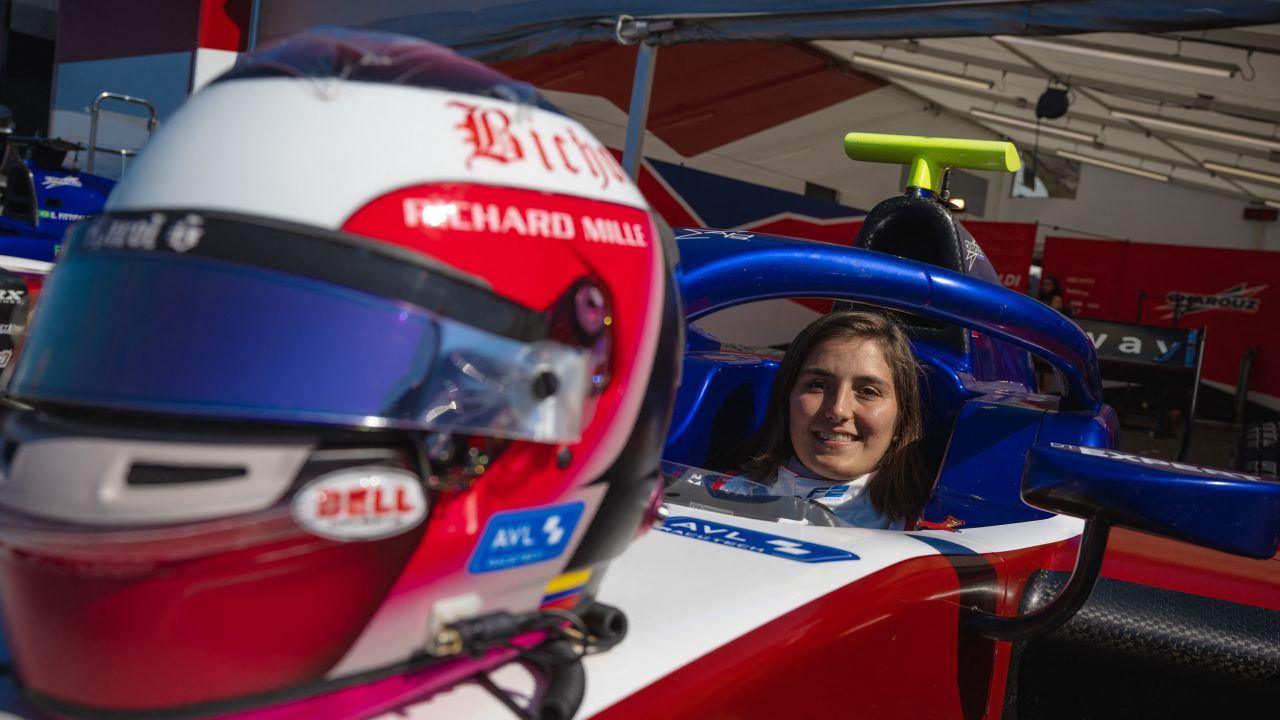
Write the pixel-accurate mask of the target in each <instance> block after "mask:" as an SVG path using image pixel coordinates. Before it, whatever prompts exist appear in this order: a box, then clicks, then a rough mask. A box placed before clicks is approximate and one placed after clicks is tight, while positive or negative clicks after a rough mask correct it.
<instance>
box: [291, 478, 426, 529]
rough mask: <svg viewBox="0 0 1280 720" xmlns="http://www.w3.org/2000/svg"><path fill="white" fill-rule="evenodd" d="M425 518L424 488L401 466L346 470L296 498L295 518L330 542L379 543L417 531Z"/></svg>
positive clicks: (316, 482) (313, 483) (314, 482)
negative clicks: (384, 539) (360, 541)
mask: <svg viewBox="0 0 1280 720" xmlns="http://www.w3.org/2000/svg"><path fill="white" fill-rule="evenodd" d="M426 516H427V498H426V495H425V494H424V493H423V492H422V484H421V483H419V482H418V477H417V476H416V475H414V474H413V473H411V472H408V471H405V470H400V469H398V468H386V467H376V466H368V467H358V468H347V469H345V470H339V471H337V472H332V473H329V474H328V475H322V476H320V477H318V478H316V479H315V480H312V481H311V482H309V483H307V485H306V486H305V487H303V488H302V490H300V491H298V494H297V495H295V496H294V498H293V518H294V520H296V521H297V523H298V524H299V525H300V526H302V527H303V529H305V530H306V531H307V532H310V533H313V534H315V535H319V536H321V537H325V538H329V539H331V540H377V539H380V538H385V537H390V536H392V535H398V534H400V533H402V532H405V531H406V530H409V529H411V528H413V527H416V526H417V525H418V524H419V523H421V522H422V520H423V518H425V517H426Z"/></svg>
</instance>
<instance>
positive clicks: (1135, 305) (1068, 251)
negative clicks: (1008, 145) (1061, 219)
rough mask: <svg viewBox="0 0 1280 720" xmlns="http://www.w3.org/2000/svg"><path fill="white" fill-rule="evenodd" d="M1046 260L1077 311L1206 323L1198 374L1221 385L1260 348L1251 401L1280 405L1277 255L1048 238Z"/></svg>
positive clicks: (1230, 384)
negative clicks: (1246, 356)
mask: <svg viewBox="0 0 1280 720" xmlns="http://www.w3.org/2000/svg"><path fill="white" fill-rule="evenodd" d="M1043 262H1044V274H1045V276H1052V277H1056V278H1057V279H1058V282H1059V287H1060V288H1061V290H1062V295H1063V299H1064V300H1066V302H1067V304H1068V305H1070V306H1071V308H1072V310H1074V311H1075V313H1076V314H1077V315H1079V316H1081V317H1088V318H1097V319H1099V320H1114V321H1120V322H1138V323H1141V324H1143V325H1164V326H1171V325H1175V324H1176V325H1177V326H1178V327H1184V328H1185V327H1201V326H1203V327H1207V328H1208V333H1207V335H1206V341H1205V356H1204V370H1203V375H1204V378H1205V379H1206V380H1208V381H1211V382H1213V383H1215V384H1218V385H1219V386H1226V387H1225V388H1224V389H1234V387H1235V384H1236V379H1237V375H1238V373H1239V367H1240V356H1241V354H1242V353H1244V352H1245V350H1247V349H1248V348H1251V347H1260V348H1262V353H1261V355H1259V356H1258V361H1257V362H1256V363H1255V365H1254V370H1253V378H1252V381H1251V384H1250V389H1251V390H1252V391H1254V392H1251V393H1250V399H1251V400H1254V401H1255V402H1259V403H1261V404H1263V405H1266V406H1268V407H1271V408H1273V409H1280V362H1277V360H1276V359H1277V358H1280V335H1277V334H1276V333H1275V332H1274V330H1275V328H1277V327H1280V253H1276V252H1266V251H1262V250H1229V249H1223V248H1206V247H1191V246H1185V245H1157V244H1154V243H1126V242H1121V241H1117V240H1082V239H1078V238H1061V237H1050V238H1046V239H1045V247H1044V261H1043ZM1268 328H1270V329H1271V330H1270V331H1268ZM1255 393H1256V394H1255Z"/></svg>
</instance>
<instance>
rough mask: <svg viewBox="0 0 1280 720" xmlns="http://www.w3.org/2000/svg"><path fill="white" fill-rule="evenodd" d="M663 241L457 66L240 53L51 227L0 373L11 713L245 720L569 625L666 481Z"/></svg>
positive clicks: (564, 136)
mask: <svg viewBox="0 0 1280 720" xmlns="http://www.w3.org/2000/svg"><path fill="white" fill-rule="evenodd" d="M662 232H663V231H661V230H660V229H659V223H658V222H656V221H655V218H654V216H653V215H652V214H651V212H650V211H649V208H648V207H647V205H646V203H645V201H644V199H643V198H642V197H641V195H640V193H639V191H638V190H637V189H636V186H635V185H634V183H632V182H631V181H630V180H629V179H628V178H627V177H626V176H625V174H624V173H623V172H622V170H621V169H620V168H619V166H618V164H617V163H616V162H615V160H614V157H613V155H612V154H611V153H610V151H609V150H608V149H606V148H605V147H603V146H602V145H601V144H600V143H599V142H598V141H597V140H596V139H595V138H594V137H592V135H591V133H589V132H588V131H587V130H586V129H585V128H584V127H583V126H582V125H580V124H579V123H577V122H575V121H574V120H572V119H570V118H568V117H566V116H564V115H561V114H559V113H558V112H557V111H555V110H554V109H553V108H551V107H550V106H549V105H547V104H546V103H545V101H543V100H542V99H541V98H540V97H539V96H538V94H537V93H536V92H535V91H534V90H533V89H532V88H531V87H529V86H527V85H524V84H522V83H518V82H514V81H512V80H510V79H508V78H506V77H504V76H503V75H501V74H499V73H497V72H495V71H493V70H490V69H488V68H486V67H484V66H483V65H480V64H478V63H476V62H473V61H470V60H467V59H465V58H462V57H460V56H458V55H456V54H454V53H452V52H451V51H449V50H446V49H444V48H441V47H438V46H434V45H431V44H429V43H425V42H421V41H417V40H413V39H409V38H404V37H399V36H393V35H386V34H375V33H365V32H354V31H342V30H324V31H315V32H311V33H307V34H304V35H300V36H296V37H292V38H289V39H286V40H284V41H283V42H280V43H278V44H276V45H273V46H270V47H267V48H264V49H262V50H261V51H258V52H255V53H253V54H250V55H248V56H246V57H244V58H242V59H241V61H240V63H239V64H238V65H237V66H236V68H235V69H234V70H232V71H231V72H230V73H228V74H227V75H225V76H223V77H222V78H220V79H219V80H218V81H216V82H214V83H213V84H212V85H210V86H209V87H208V88H206V89H205V90H203V91H201V92H200V93H199V94H197V95H196V96H195V97H193V98H192V99H191V100H190V102H189V103H188V104H187V105H186V106H185V107H183V108H182V109H181V110H180V111H179V112H178V113H177V114H176V115H175V116H174V117H173V118H172V120H170V121H169V122H168V123H166V125H165V127H164V128H163V129H162V130H161V132H160V133H158V135H157V136H156V137H155V138H154V139H153V140H151V142H150V144H149V146H148V147H147V149H146V150H145V152H144V153H143V154H142V156H141V157H140V158H139V160H138V161H137V162H136V163H135V164H134V165H133V167H132V168H131V169H130V172H129V174H128V176H127V177H126V178H125V179H124V180H123V181H122V182H121V183H120V185H119V186H118V187H117V188H116V190H115V192H114V193H113V194H112V196H111V198H110V201H109V203H108V209H107V212H106V213H104V214H103V215H101V216H98V217H95V218H93V219H91V220H88V221H85V222H82V223H80V224H78V225H77V226H76V227H75V228H74V229H73V230H72V231H71V233H70V234H69V236H68V239H67V242H66V244H65V245H64V254H63V257H62V258H61V259H60V262H59V264H58V267H57V268H56V269H55V271H54V273H53V274H52V276H51V277H50V279H49V281H48V282H47V284H46V285H45V288H44V292H43V297H42V298H41V302H40V306H39V308H38V310H37V319H36V321H35V322H34V323H33V326H32V329H31V332H30V334H29V335H28V337H27V339H26V342H25V346H24V347H23V348H22V352H21V355H20V358H19V361H18V367H17V368H16V370H15V372H14V375H13V379H12V386H11V391H12V394H13V395H14V396H15V397H16V398H17V399H19V400H20V401H22V402H23V403H26V404H28V405H30V406H31V407H32V408H34V409H32V410H30V411H20V412H13V413H11V414H10V415H9V417H8V418H7V420H6V422H5V426H4V452H3V476H2V478H0V605H2V606H3V608H4V610H3V612H4V623H5V626H4V627H5V633H6V635H7V637H8V639H9V643H10V645H11V650H12V653H13V657H14V662H15V666H16V669H17V672H18V674H19V675H20V676H21V679H22V681H23V686H24V688H25V689H26V691H27V692H28V694H29V695H30V697H31V698H33V699H34V700H35V701H37V702H40V703H44V704H46V705H48V706H51V707H53V708H55V709H56V710H58V711H59V712H63V713H69V714H88V715H99V714H108V713H123V714H132V713H151V712H159V713H165V712H170V711H175V710H182V711H183V712H188V711H190V712H194V713H196V714H199V713H206V712H217V711H221V710H227V709H237V708H245V707H251V706H254V705H260V704H262V703H267V702H272V701H276V700H279V699H281V698H289V697H298V696H302V695H314V694H317V693H324V692H328V691H330V690H332V689H334V688H337V687H342V686H345V685H350V684H351V683H352V682H356V681H368V680H371V679H376V678H378V677H383V676H386V675H388V674H392V673H398V672H403V671H405V670H412V669H415V668H432V667H442V666H445V665H447V664H449V663H460V662H468V661H467V660H463V659H459V658H457V657H455V656H453V655H450V653H451V652H453V651H456V650H457V649H458V648H447V647H441V645H440V639H439V638H440V631H441V629H442V628H444V627H446V626H448V625H449V624H450V623H454V622H456V621H458V620H461V619H466V618H472V617H479V616H484V615H486V614H487V613H494V612H498V611H506V612H510V613H514V614H517V615H518V614H529V613H534V612H537V611H538V610H539V608H542V607H546V606H548V605H550V606H556V607H568V608H573V607H575V606H576V607H578V608H582V607H583V606H584V605H585V604H586V603H589V602H590V601H591V599H592V596H593V593H594V586H595V583H596V580H597V579H598V578H599V576H600V571H601V570H602V568H603V567H604V566H605V565H606V564H607V563H608V561H609V560H610V559H611V558H612V557H614V556H615V555H617V554H618V553H619V552H620V551H621V550H622V549H623V548H624V547H625V545H626V544H627V543H628V542H630V540H631V539H632V538H634V537H635V535H636V533H637V531H638V529H640V528H641V527H642V526H643V524H644V523H645V522H646V520H647V518H649V516H647V515H646V513H651V512H653V510H654V508H655V507H656V498H657V497H658V495H659V492H660V490H659V488H660V485H661V483H660V482H659V470H658V461H659V454H660V451H661V445H662V442H663V439H664V436H665V432H666V425H667V422H668V418H669V415H670V409H671V405H672V398H673V395H674V389H675V384H676V377H677V370H678V361H679V358H678V356H679V352H680V349H681V347H682V342H681V320H680V315H679V309H678V303H677V300H676V296H675V290H674V288H673V285H672V281H671V277H670V273H669V268H668V260H669V258H664V253H668V252H670V250H666V249H664V239H663V237H664V236H663V234H662ZM668 237H669V233H668Z"/></svg>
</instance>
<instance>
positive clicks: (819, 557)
mask: <svg viewBox="0 0 1280 720" xmlns="http://www.w3.org/2000/svg"><path fill="white" fill-rule="evenodd" d="M657 529H658V530H660V531H662V532H665V533H670V534H672V535H679V536H680V537H687V538H694V539H696V540H705V541H707V542H711V543H715V544H717V545H728V546H729V547H735V548H738V549H739V550H750V551H751V552H757V553H760V554H762V555H772V556H774V557H780V558H786V559H787V560H795V561H796V562H802V563H824V562H835V561H837V560H857V559H859V558H858V556H857V555H855V554H853V553H851V552H849V551H848V550H841V549H840V548H833V547H828V546H826V545H819V544H817V543H811V542H805V541H803V540H794V539H792V538H788V537H782V536H780V535H770V534H769V533H763V532H757V531H755V530H748V529H746V528H740V527H734V526H732V525H723V524H721V523H718V522H711V521H710V520H699V519H698V518H692V517H669V518H667V519H666V520H665V521H663V523H662V524H661V525H659V526H658V528H657Z"/></svg>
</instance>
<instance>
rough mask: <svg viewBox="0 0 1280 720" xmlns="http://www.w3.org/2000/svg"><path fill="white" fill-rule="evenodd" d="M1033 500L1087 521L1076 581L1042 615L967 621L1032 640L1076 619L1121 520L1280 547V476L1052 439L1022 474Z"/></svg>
mask: <svg viewBox="0 0 1280 720" xmlns="http://www.w3.org/2000/svg"><path fill="white" fill-rule="evenodd" d="M1022 498H1023V500H1025V501H1026V502H1027V503H1028V504H1030V505H1033V506H1035V507H1038V508H1041V509H1044V510H1049V511H1051V512H1056V513H1060V514H1063V515H1071V516H1073V517H1079V518H1084V519H1085V521H1086V522H1085V529H1084V535H1083V536H1082V537H1081V540H1080V552H1079V555H1078V557H1077V559H1076V567H1075V570H1074V571H1073V572H1072V573H1071V579H1070V580H1068V581H1067V584H1066V585H1065V586H1064V587H1063V588H1062V590H1061V591H1060V592H1059V593H1058V595H1057V596H1056V597H1054V598H1053V600H1051V601H1050V602H1049V603H1048V604H1046V605H1045V606H1043V607H1041V608H1040V609H1039V610H1036V611H1035V612H1033V613H1028V614H1026V615H1018V616H1008V617H1002V616H996V615H992V614H990V613H986V612H982V611H973V612H972V613H971V614H970V615H969V616H967V617H966V627H968V628H969V629H971V630H973V631H975V632H977V633H979V634H981V635H985V636H987V637H990V638H993V639H997V640H1022V639H1026V638H1029V637H1032V636H1035V635H1039V634H1041V633H1045V632H1048V631H1050V630H1053V629H1054V628H1057V627H1058V626H1060V625H1062V624H1063V623H1065V622H1066V621H1067V620H1070V619H1071V617H1072V616H1073V615H1075V613H1076V611H1077V610H1079V609H1080V607H1081V606H1082V605H1083V604H1084V602H1085V600H1087V599H1088V597H1089V592H1090V591H1091V590H1092V589H1093V585H1094V582H1095V581H1096V580H1097V579H1098V573H1099V572H1100V571H1101V569H1102V557H1103V554H1104V552H1105V551H1106V545H1107V535H1108V534H1109V532H1110V529H1111V527H1112V526H1113V525H1115V526H1120V527H1128V528H1132V529H1134V530H1140V531H1143V532H1149V533H1153V534H1156V535H1161V536H1164V537H1168V538H1173V539H1175V540H1185V541H1187V542H1191V543H1194V544H1196V545H1203V546H1205V547H1209V548H1213V549H1215V550H1222V551H1223V552H1228V553H1233V554H1236V555H1244V556H1246V557H1253V558H1269V557H1271V556H1273V555H1275V553H1276V548H1277V546H1278V545H1280V482H1275V481H1272V480H1265V479H1263V478H1260V477H1256V476H1253V475H1246V474H1244V473H1238V472H1232V471H1230V470H1219V469H1217V468H1207V467H1200V466H1198V465H1191V464H1188V463H1180V462H1172V461H1169V460H1161V459H1159V458H1149V457H1142V456H1140V455H1133V454H1131V453H1125V452H1120V451H1117V450H1107V449H1103V448H1088V447H1078V446H1075V445H1063V444H1059V443H1048V444H1043V445H1036V446H1035V447H1033V448H1031V452H1030V453H1028V456H1027V465H1026V470H1025V471H1024V473H1023V479H1022Z"/></svg>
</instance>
